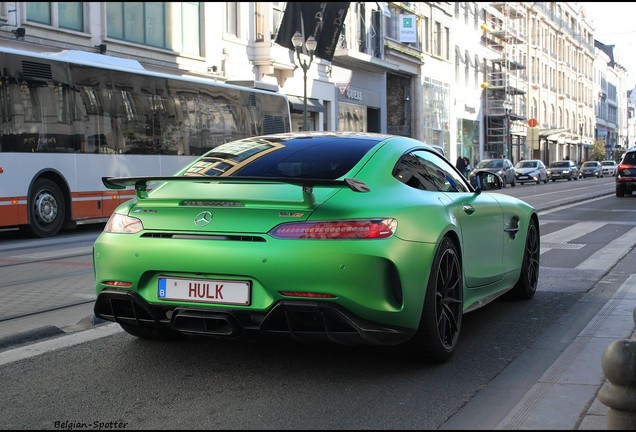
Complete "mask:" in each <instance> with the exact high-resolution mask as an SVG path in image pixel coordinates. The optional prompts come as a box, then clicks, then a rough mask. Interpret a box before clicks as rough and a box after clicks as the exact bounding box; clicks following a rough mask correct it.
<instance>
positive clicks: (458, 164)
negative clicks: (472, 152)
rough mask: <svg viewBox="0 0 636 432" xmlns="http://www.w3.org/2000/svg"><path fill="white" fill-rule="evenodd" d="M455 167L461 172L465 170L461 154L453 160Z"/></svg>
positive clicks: (464, 162) (464, 161)
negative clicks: (455, 160)
mask: <svg viewBox="0 0 636 432" xmlns="http://www.w3.org/2000/svg"><path fill="white" fill-rule="evenodd" d="M455 168H457V169H458V170H459V172H460V173H462V174H464V173H465V172H466V160H465V159H464V158H463V157H462V156H459V157H458V158H457V162H455Z"/></svg>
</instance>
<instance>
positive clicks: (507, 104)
mask: <svg viewBox="0 0 636 432" xmlns="http://www.w3.org/2000/svg"><path fill="white" fill-rule="evenodd" d="M503 108H504V113H505V115H506V116H505V119H504V133H505V138H504V145H505V148H504V150H505V153H506V154H505V157H507V158H508V159H512V137H511V133H510V129H511V128H510V112H511V111H512V109H513V108H514V104H513V103H512V102H511V101H509V100H505V101H503Z"/></svg>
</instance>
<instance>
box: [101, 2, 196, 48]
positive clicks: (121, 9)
mask: <svg viewBox="0 0 636 432" xmlns="http://www.w3.org/2000/svg"><path fill="white" fill-rule="evenodd" d="M106 26H107V27H106V32H107V35H108V37H109V38H113V39H120V40H123V41H127V42H134V43H138V44H142V45H148V46H152V47H156V48H164V49H169V50H173V51H177V52H184V53H187V54H193V55H200V53H201V49H200V45H201V44H200V27H199V2H181V3H179V2H109V3H108V4H107V7H106Z"/></svg>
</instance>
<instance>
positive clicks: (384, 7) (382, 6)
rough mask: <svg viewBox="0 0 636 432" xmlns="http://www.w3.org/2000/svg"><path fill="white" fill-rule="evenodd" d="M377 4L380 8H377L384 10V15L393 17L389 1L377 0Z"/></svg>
mask: <svg viewBox="0 0 636 432" xmlns="http://www.w3.org/2000/svg"><path fill="white" fill-rule="evenodd" d="M375 5H376V6H377V8H378V9H377V10H381V11H382V15H384V16H385V17H387V18H391V11H390V10H389V5H387V2H375Z"/></svg>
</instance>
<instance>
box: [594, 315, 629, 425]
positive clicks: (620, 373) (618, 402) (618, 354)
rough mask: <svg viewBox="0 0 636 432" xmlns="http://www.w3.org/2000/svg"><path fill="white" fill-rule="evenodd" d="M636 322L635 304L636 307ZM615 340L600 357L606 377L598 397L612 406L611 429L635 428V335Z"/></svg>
mask: <svg viewBox="0 0 636 432" xmlns="http://www.w3.org/2000/svg"><path fill="white" fill-rule="evenodd" d="M633 316H634V323H636V308H634V313H633ZM635 336H636V334H635V335H632V338H631V339H620V340H615V341H613V342H611V343H610V344H609V346H608V347H607V348H605V351H603V357H602V359H601V366H602V368H603V373H604V374H605V377H606V378H607V381H608V382H606V383H605V384H604V385H603V387H601V390H600V391H599V393H598V399H599V400H600V401H601V402H602V403H603V404H604V405H607V406H608V407H609V410H608V412H607V429H608V430H628V429H629V430H635V429H636V339H635Z"/></svg>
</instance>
